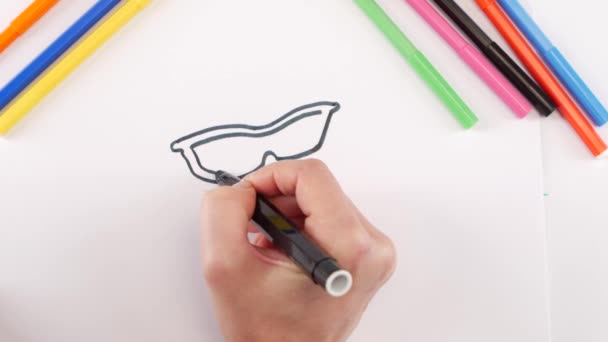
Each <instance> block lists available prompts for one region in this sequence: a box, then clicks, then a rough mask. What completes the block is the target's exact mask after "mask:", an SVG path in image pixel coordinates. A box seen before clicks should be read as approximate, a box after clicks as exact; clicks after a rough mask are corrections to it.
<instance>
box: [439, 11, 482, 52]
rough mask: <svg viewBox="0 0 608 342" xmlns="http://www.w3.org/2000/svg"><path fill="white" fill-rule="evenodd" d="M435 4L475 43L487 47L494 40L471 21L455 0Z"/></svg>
mask: <svg viewBox="0 0 608 342" xmlns="http://www.w3.org/2000/svg"><path fill="white" fill-rule="evenodd" d="M433 2H434V3H435V4H437V6H438V7H439V8H440V9H441V10H442V11H443V12H444V13H445V14H447V16H448V17H450V19H452V21H453V22H454V23H455V24H456V25H457V26H458V27H459V28H460V29H461V30H462V31H463V32H464V33H465V34H466V35H467V36H468V37H469V38H470V39H471V40H472V41H473V43H475V45H477V46H479V47H481V46H487V45H490V44H492V39H491V38H490V37H489V36H488V35H487V34H486V33H485V32H484V31H483V30H482V29H481V27H479V25H477V23H475V22H474V21H473V19H471V17H470V16H469V15H468V14H467V13H466V12H465V11H464V10H463V9H462V8H461V7H460V6H459V5H458V4H457V3H456V2H454V1H453V0H433Z"/></svg>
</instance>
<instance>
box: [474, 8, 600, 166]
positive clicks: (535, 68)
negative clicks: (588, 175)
mask: <svg viewBox="0 0 608 342" xmlns="http://www.w3.org/2000/svg"><path fill="white" fill-rule="evenodd" d="M475 1H476V2H477V5H478V6H479V8H481V9H482V10H483V11H484V12H485V14H486V15H487V16H488V18H490V20H491V21H492V23H493V24H494V26H496V28H497V29H498V31H500V34H502V36H503V37H504V38H505V40H506V41H507V42H508V43H509V45H511V48H512V49H513V50H514V51H515V53H516V54H517V56H518V57H519V59H521V61H522V62H523V63H524V65H525V66H526V68H527V69H528V71H530V73H531V74H532V76H534V78H535V79H536V81H537V82H538V83H539V84H540V85H541V86H542V87H543V88H544V89H545V91H546V92H547V93H548V94H549V96H550V97H551V98H552V99H553V101H555V103H557V106H558V107H559V110H560V111H561V112H562V115H563V116H564V118H566V120H567V121H568V122H569V123H570V125H571V126H572V127H573V128H574V130H575V131H576V133H577V134H578V135H579V136H580V137H581V138H582V139H583V141H584V142H585V144H586V145H587V147H588V148H589V150H591V152H592V153H593V155H594V156H596V157H597V156H599V155H600V154H602V153H603V152H604V151H606V143H605V142H604V141H603V140H602V138H601V137H600V136H599V135H598V134H597V132H596V131H595V130H594V129H593V127H592V126H591V124H590V123H589V121H587V119H586V118H585V116H584V115H583V113H581V111H580V110H579V109H578V107H577V106H576V104H575V103H574V101H573V100H572V99H571V98H570V97H569V96H568V93H566V91H565V90H564V88H562V86H561V85H560V84H559V82H558V81H557V79H556V78H555V77H554V76H553V74H552V73H551V71H549V69H548V68H547V67H546V66H545V65H544V64H543V62H542V61H541V60H540V58H539V57H538V56H537V55H536V53H535V52H534V50H532V48H531V47H530V45H528V42H527V41H526V40H525V38H524V37H523V36H522V35H521V33H519V31H518V30H517V28H515V26H514V25H513V24H512V23H511V21H510V20H509V18H508V17H507V16H506V14H505V13H504V12H503V11H502V9H501V8H500V7H499V6H498V4H497V3H496V0H475Z"/></svg>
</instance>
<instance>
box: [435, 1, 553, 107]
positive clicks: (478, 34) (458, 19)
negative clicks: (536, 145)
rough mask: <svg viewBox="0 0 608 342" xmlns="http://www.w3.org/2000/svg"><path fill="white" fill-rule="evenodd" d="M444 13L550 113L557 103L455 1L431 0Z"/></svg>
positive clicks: (537, 103)
mask: <svg viewBox="0 0 608 342" xmlns="http://www.w3.org/2000/svg"><path fill="white" fill-rule="evenodd" d="M433 1H434V2H435V3H436V4H437V6H438V7H439V8H441V10H442V11H443V12H445V13H446V14H447V15H448V17H450V19H452V21H453V22H454V23H455V24H456V25H457V26H458V27H459V28H460V29H461V30H462V31H463V32H464V33H465V34H466V35H467V36H468V37H469V38H470V39H471V40H472V41H473V43H475V45H477V47H478V48H479V50H481V52H482V53H483V54H484V55H485V56H486V57H487V58H488V59H489V60H490V61H491V62H492V63H493V64H494V66H496V68H497V69H498V70H500V72H502V74H503V75H505V77H506V78H507V79H508V80H509V81H511V83H512V84H513V85H514V86H515V87H516V88H517V89H518V90H519V91H520V92H521V93H522V95H524V96H525V97H526V99H528V101H530V103H531V104H533V105H534V107H535V108H536V110H538V112H539V113H541V114H542V115H545V116H549V115H550V114H551V113H553V112H554V111H555V109H556V108H557V105H556V104H555V102H554V101H553V100H552V99H551V97H549V95H547V93H546V92H545V91H544V90H543V89H542V88H541V87H540V86H539V85H538V84H537V83H536V82H535V81H534V80H533V79H532V78H531V77H530V76H528V74H526V72H525V71H524V70H523V69H522V68H521V67H519V65H518V64H517V63H515V61H514V60H513V59H512V58H511V57H510V56H509V55H508V54H507V53H506V52H505V51H504V50H503V49H502V48H501V47H500V46H499V45H498V44H496V42H494V41H493V40H492V39H491V38H490V37H489V36H488V35H487V34H486V33H485V32H484V31H483V30H482V29H481V27H479V25H477V23H476V22H475V21H473V19H472V18H471V17H469V15H468V14H467V13H466V12H465V11H464V10H463V9H462V8H461V7H460V6H458V4H457V3H456V2H455V1H454V0H433Z"/></svg>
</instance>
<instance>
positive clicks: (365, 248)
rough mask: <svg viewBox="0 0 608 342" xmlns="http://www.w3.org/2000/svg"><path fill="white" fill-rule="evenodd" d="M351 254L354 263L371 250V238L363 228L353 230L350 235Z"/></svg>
mask: <svg viewBox="0 0 608 342" xmlns="http://www.w3.org/2000/svg"><path fill="white" fill-rule="evenodd" d="M350 240H351V253H352V254H351V255H352V258H353V262H354V263H358V262H359V261H360V260H361V259H363V258H365V257H366V256H367V255H368V254H369V252H370V250H371V238H370V236H369V234H368V233H367V232H366V231H364V230H356V231H353V233H351V235H350Z"/></svg>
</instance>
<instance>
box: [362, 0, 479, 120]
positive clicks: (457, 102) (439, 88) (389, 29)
mask: <svg viewBox="0 0 608 342" xmlns="http://www.w3.org/2000/svg"><path fill="white" fill-rule="evenodd" d="M355 2H356V3H357V5H359V7H361V9H362V10H363V12H365V13H366V14H367V16H368V17H369V18H370V19H371V20H372V21H373V22H374V23H375V24H376V26H378V28H379V29H380V30H381V31H382V32H384V34H385V35H386V37H387V38H388V40H390V41H391V43H393V45H394V46H395V47H396V48H397V50H399V53H401V55H402V56H403V57H404V58H405V59H406V60H407V61H408V62H409V63H410V65H411V66H412V67H414V69H415V70H416V72H418V74H419V75H420V76H421V77H422V78H423V79H424V80H425V81H426V83H427V84H428V85H429V87H431V89H433V91H434V92H435V94H437V96H439V98H440V99H441V102H443V103H444V104H445V105H446V106H447V107H448V108H449V109H450V111H452V113H453V114H454V116H455V117H456V119H457V120H458V121H459V122H460V124H462V126H463V127H464V128H471V127H473V126H474V125H475V124H476V123H477V121H478V120H479V119H478V118H477V116H475V114H474V113H473V111H471V109H470V108H469V107H468V106H467V105H466V104H465V103H464V101H463V100H462V99H461V98H460V96H458V94H456V92H455V91H454V89H452V87H451V86H450V85H449V84H448V82H447V81H446V80H445V79H444V78H443V76H441V74H440V73H439V72H438V71H437V69H435V67H433V65H432V64H431V62H429V61H428V60H427V59H426V57H424V55H423V54H422V52H420V51H419V50H418V49H417V48H416V47H415V46H414V44H412V42H410V41H409V39H407V37H406V36H405V35H404V34H403V32H401V30H399V27H397V25H395V23H394V22H393V21H392V20H391V18H389V17H388V15H387V14H386V13H385V12H384V11H383V10H382V8H380V6H378V4H377V3H376V1H374V0H355Z"/></svg>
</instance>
